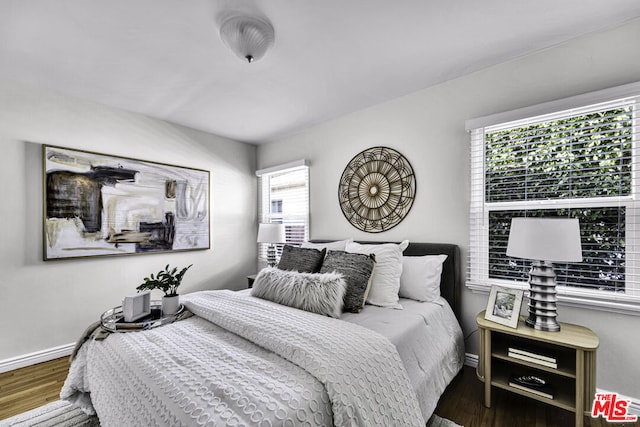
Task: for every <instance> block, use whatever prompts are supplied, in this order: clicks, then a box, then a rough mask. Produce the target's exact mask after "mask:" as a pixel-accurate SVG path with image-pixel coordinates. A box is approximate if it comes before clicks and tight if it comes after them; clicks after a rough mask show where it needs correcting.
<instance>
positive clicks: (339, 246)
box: [300, 239, 353, 252]
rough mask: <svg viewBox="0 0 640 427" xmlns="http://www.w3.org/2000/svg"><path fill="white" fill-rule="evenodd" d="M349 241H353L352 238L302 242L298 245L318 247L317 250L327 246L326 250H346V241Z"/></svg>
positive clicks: (311, 247) (310, 247)
mask: <svg viewBox="0 0 640 427" xmlns="http://www.w3.org/2000/svg"><path fill="white" fill-rule="evenodd" d="M349 242H353V239H347V240H336V241H335V242H327V243H311V242H302V245H301V246H300V247H302V248H309V249H318V250H323V249H324V248H327V251H343V252H346V247H347V243H349Z"/></svg>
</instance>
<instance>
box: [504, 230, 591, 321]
mask: <svg viewBox="0 0 640 427" xmlns="http://www.w3.org/2000/svg"><path fill="white" fill-rule="evenodd" d="M507 256H510V257H515V258H525V259H530V260H531V261H532V262H531V271H529V318H528V319H527V320H526V322H525V324H526V325H527V326H530V327H532V328H535V329H538V330H541V331H550V332H558V331H560V324H559V323H558V321H557V319H556V318H557V317H558V309H557V307H556V302H557V298H556V274H555V273H554V271H553V265H552V262H580V261H582V245H581V243H580V224H579V223H578V220H577V219H575V218H512V219H511V230H510V231H509V243H508V245H507Z"/></svg>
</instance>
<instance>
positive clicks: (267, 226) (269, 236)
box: [258, 223, 287, 267]
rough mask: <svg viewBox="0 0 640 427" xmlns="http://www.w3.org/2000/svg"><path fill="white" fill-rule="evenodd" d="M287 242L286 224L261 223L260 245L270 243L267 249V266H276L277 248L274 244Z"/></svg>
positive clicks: (259, 231)
mask: <svg viewBox="0 0 640 427" xmlns="http://www.w3.org/2000/svg"><path fill="white" fill-rule="evenodd" d="M286 240H287V238H286V235H285V230H284V224H274V223H260V224H259V225H258V243H269V246H268V248H267V264H268V265H269V267H275V265H276V248H275V246H274V245H273V244H274V243H285V242H286Z"/></svg>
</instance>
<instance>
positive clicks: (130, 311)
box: [122, 291, 151, 322]
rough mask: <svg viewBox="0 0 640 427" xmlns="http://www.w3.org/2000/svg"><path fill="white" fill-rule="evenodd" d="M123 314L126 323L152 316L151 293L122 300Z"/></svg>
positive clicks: (146, 292)
mask: <svg viewBox="0 0 640 427" xmlns="http://www.w3.org/2000/svg"><path fill="white" fill-rule="evenodd" d="M122 313H123V314H124V321H125V322H135V321H136V320H138V319H140V318H142V317H144V316H148V315H150V314H151V291H144V292H140V293H139V294H136V295H132V296H129V297H124V299H123V300H122Z"/></svg>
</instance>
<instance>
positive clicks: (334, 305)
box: [251, 267, 347, 318]
mask: <svg viewBox="0 0 640 427" xmlns="http://www.w3.org/2000/svg"><path fill="white" fill-rule="evenodd" d="M346 288H347V285H346V283H345V281H344V279H343V277H342V275H341V274H337V273H325V274H319V273H298V272H297V271H284V270H280V269H278V268H273V267H269V268H264V269H262V270H260V272H259V273H258V275H257V276H256V280H255V281H254V282H253V288H252V289H251V295H253V296H254V297H258V298H262V299H266V300H269V301H273V302H277V303H278V304H282V305H288V306H289V307H295V308H298V309H300V310H305V311H310V312H312V313H317V314H323V315H325V316H331V317H336V318H338V317H340V315H341V314H342V305H343V300H344V294H345V291H346Z"/></svg>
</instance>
